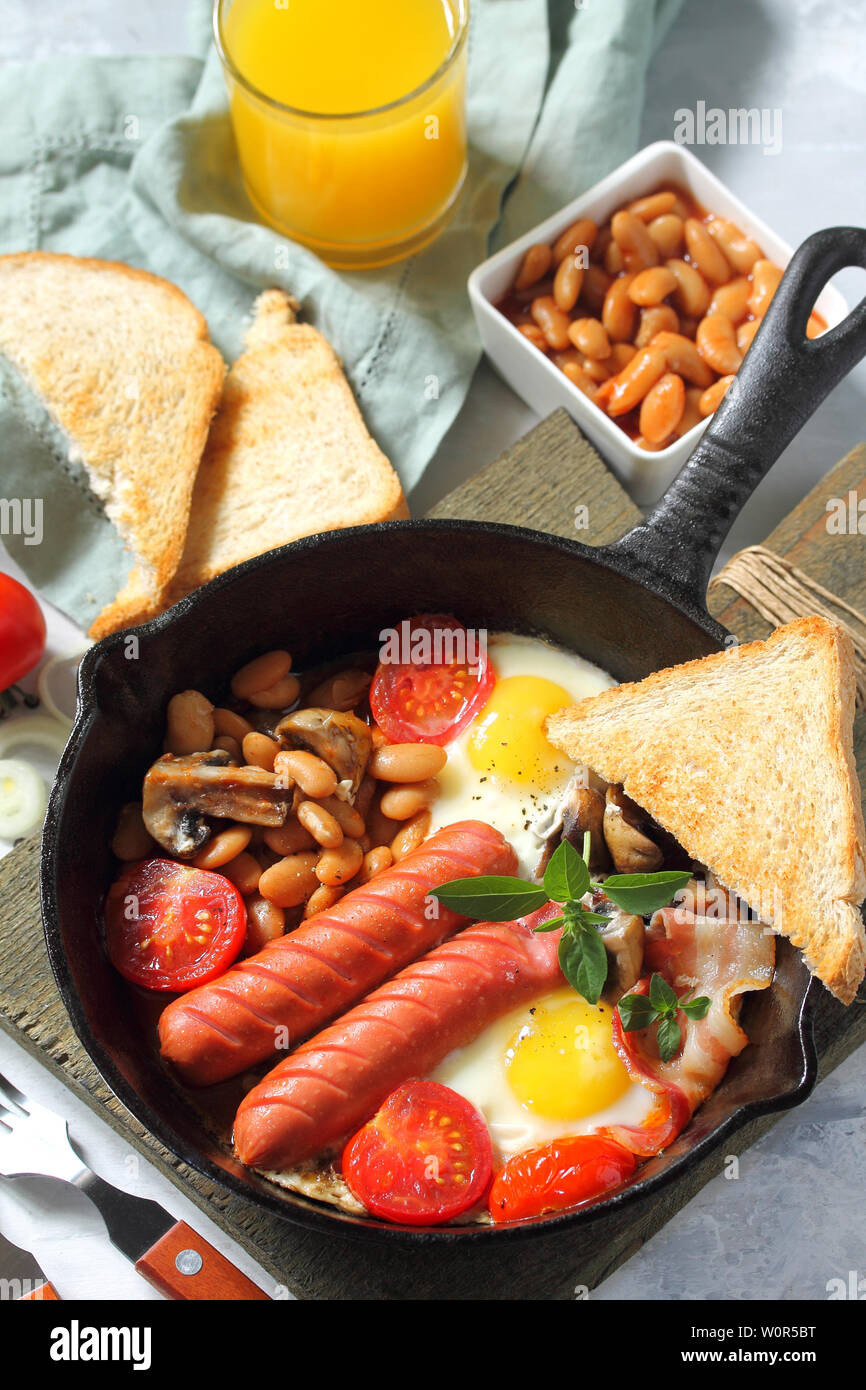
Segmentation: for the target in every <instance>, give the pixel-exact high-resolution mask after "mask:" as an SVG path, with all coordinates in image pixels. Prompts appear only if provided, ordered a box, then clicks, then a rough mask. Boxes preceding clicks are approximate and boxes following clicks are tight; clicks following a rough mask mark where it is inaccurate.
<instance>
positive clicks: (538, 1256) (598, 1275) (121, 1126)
mask: <svg viewBox="0 0 866 1390" xmlns="http://www.w3.org/2000/svg"><path fill="white" fill-rule="evenodd" d="M851 489H854V490H855V491H857V493H858V495H860V496H864V497H866V450H864V449H860V450H857V451H855V453H854V454H852V455H850V456H849V458H848V459H846V460H843V462H842V463H841V464H839V465H837V467H836V469H834V470H833V472H832V473H831V474H830V475H828V478H826V479H825V480H824V481H823V482H822V483H821V484H820V486H819V487H818V488H816V489H815V491H814V492H813V493H811V494H810V496H809V497H808V498H807V499H806V500H805V501H804V502H803V503H802V504H801V506H800V507H798V508H797V510H796V511H795V512H794V513H792V515H791V516H790V517H789V518H787V520H786V521H785V522H784V523H783V524H782V525H781V526H780V527H779V528H778V529H777V531H775V532H774V533H773V535H772V536H771V537H770V538H769V540H768V542H767V544H768V545H769V546H770V548H771V549H774V550H776V551H777V552H778V553H780V554H788V555H790V556H791V557H792V559H793V560H794V562H795V563H796V564H798V565H799V566H800V567H801V568H803V569H805V570H807V571H808V572H809V573H810V574H811V575H813V576H814V577H815V578H816V579H818V580H819V581H820V582H822V583H823V584H825V585H826V586H827V587H828V588H831V589H833V590H834V591H835V592H837V593H839V594H841V595H843V596H844V597H846V598H847V599H848V601H849V602H852V603H855V604H856V605H857V606H858V607H860V608H861V609H864V608H866V567H864V565H863V559H862V538H861V549H860V551H858V549H857V544H856V540H857V538H856V537H851V538H850V540H851V545H850V546H848V547H845V546H841V545H840V546H837V545H834V544H830V545H828V544H827V541H828V539H829V537H828V535H827V532H826V527H825V524H824V523H825V517H826V514H825V499H826V497H827V496H839V495H843V496H847V493H848V491H849V490H851ZM579 507H580V508H584V507H585V508H586V511H585V512H581V513H580V514H579V518H580V519H579V527H578V528H576V526H575V520H576V517H577V516H578V514H577V513H576V510H575V509H576V508H579ZM431 514H432V515H434V516H449V517H450V516H453V517H458V516H459V517H474V518H483V519H485V520H491V519H493V520H504V521H511V522H515V521H519V522H521V523H524V524H527V525H532V526H537V527H539V528H540V529H545V530H548V531H551V532H555V533H556V534H559V535H569V536H576V537H577V538H578V539H580V540H582V541H585V542H588V543H589V544H603V543H605V542H608V541H611V540H613V539H615V538H616V537H617V536H619V535H622V534H623V533H624V532H625V531H626V530H628V529H629V527H630V526H632V525H634V524H635V522H636V521H638V520H639V518H640V514H639V512H638V511H637V509H636V508H635V507H634V506H633V504H632V503H631V502H630V501H629V499H628V497H627V496H626V494H625V493H624V492H623V491H622V489H621V488H620V486H619V484H618V483H617V482H616V481H615V479H614V478H613V477H612V475H611V474H610V473H609V472H608V471H607V469H606V468H605V467H604V465H603V464H602V463H601V461H600V460H599V458H598V456H597V455H596V454H595V452H594V450H593V449H592V448H591V446H590V445H589V444H588V443H587V442H586V441H585V440H584V439H583V438H582V436H581V435H580V434H579V432H578V430H577V429H576V427H575V426H574V425H573V424H572V422H571V421H570V420H569V419H568V417H567V416H566V415H565V414H564V412H558V413H557V414H556V415H554V416H551V417H550V418H549V419H548V420H546V421H544V422H543V423H542V424H541V425H540V426H539V427H538V428H537V429H535V430H533V431H532V433H531V434H529V435H528V436H527V437H526V439H524V440H522V441H520V443H519V444H517V445H516V446H515V447H514V448H513V449H511V450H509V452H508V453H507V454H506V455H504V456H503V458H501V459H499V460H497V461H496V462H495V463H492V464H490V465H489V466H488V467H487V468H485V469H484V470H482V472H481V473H480V474H478V475H477V476H476V477H475V478H474V479H472V480H471V481H470V482H469V483H467V484H466V485H465V486H464V487H462V488H460V489H458V490H457V491H456V492H454V493H452V494H450V495H449V497H447V498H446V499H445V500H444V501H443V502H442V503H440V504H439V505H438V506H437V507H436V508H435V509H434V510H433V512H432V513H431ZM711 607H712V611H713V612H714V613H715V615H716V616H717V617H718V618H719V619H720V621H722V622H724V623H725V624H726V625H727V626H729V627H730V628H731V629H732V630H734V631H736V632H737V633H738V635H740V636H742V637H753V636H759V635H764V632H765V630H766V627H767V625H766V624H765V623H762V621H761V620H760V619H759V618H757V616H756V615H754V614H753V613H752V612H751V610H749V609H748V608H747V606H746V605H745V604H743V603H742V601H741V600H735V599H734V598H733V596H732V595H731V593H730V591H727V593H725V591H723V590H717V591H716V594H715V596H714V599H713V602H712V604H711ZM857 751H858V766H859V768H860V772H861V779H862V780H864V781H866V720H864V719H861V720H860V721H858V730H857ZM38 858H39V846H38V841H37V840H35V839H34V840H31V841H29V842H27V843H26V844H23V845H21V846H19V847H18V849H16V850H15V851H14V852H13V853H12V854H11V855H9V856H8V857H7V858H6V859H5V860H3V861H2V862H0V905H2V914H0V948H2V951H0V1027H3V1028H4V1029H5V1030H6V1031H7V1032H9V1033H10V1034H11V1035H12V1036H13V1037H15V1038H16V1039H17V1040H18V1041H19V1042H21V1043H22V1044H23V1045H24V1046H25V1047H26V1048H27V1049H28V1050H29V1051H30V1052H32V1053H33V1054H34V1055H36V1056H38V1057H39V1058H40V1059H41V1060H42V1061H44V1062H45V1064H46V1065H47V1066H49V1067H50V1068H51V1069H52V1070H53V1071H55V1072H56V1073H57V1074H59V1075H60V1076H61V1077H62V1078H63V1079H64V1080H65V1081H66V1082H67V1083H68V1084H69V1085H70V1086H71V1088H72V1089H73V1090H74V1091H75V1092H76V1094H78V1095H79V1096H81V1097H82V1098H83V1099H84V1100H85V1101H86V1102H87V1103H88V1104H89V1105H90V1106H91V1107H92V1108H93V1109H94V1110H96V1111H98V1112H99V1113H100V1114H101V1115H102V1116H103V1118H104V1119H105V1120H106V1121H107V1122H108V1123H109V1124H111V1125H112V1127H113V1128H114V1129H116V1130H117V1131H118V1132H120V1133H122V1134H123V1135H124V1136H125V1138H126V1139H128V1141H129V1143H130V1144H131V1145H132V1146H134V1147H135V1148H137V1149H139V1150H140V1151H141V1152H142V1153H144V1154H145V1155H146V1156H147V1157H148V1158H149V1159H150V1160H151V1161H152V1162H153V1163H154V1164H155V1165H156V1166H157V1168H159V1169H160V1170H161V1171H162V1172H163V1173H165V1174H166V1175H167V1176H168V1177H169V1178H171V1180H172V1181H173V1182H175V1183H176V1184H177V1185H178V1186H179V1187H181V1188H182V1190H183V1191H184V1193H185V1194H186V1195H187V1196H188V1197H190V1198H191V1199H192V1200H193V1201H195V1202H196V1203H197V1204H198V1205H199V1206H200V1207H201V1208H202V1210H204V1211H206V1212H207V1213H208V1215H209V1216H210V1217H211V1218H212V1219H214V1220H216V1221H217V1222H218V1223H219V1224H220V1225H221V1226H222V1227H223V1228H224V1229H225V1230H226V1232H227V1233H228V1234H229V1235H231V1236H232V1237H233V1238H234V1239H235V1240H237V1241H238V1243H239V1244H240V1245H242V1246H243V1247H244V1248H245V1249H247V1250H248V1251H249V1252H250V1253H251V1254H252V1255H253V1256H254V1257H255V1258H256V1259H257V1260H258V1261H259V1262H260V1263H261V1265H262V1266H263V1267H264V1268H265V1269H266V1270H268V1272H269V1273H270V1274H271V1275H272V1276H273V1278H274V1279H275V1280H276V1281H278V1282H279V1283H282V1284H285V1285H286V1286H287V1287H288V1288H290V1289H291V1290H292V1292H293V1293H295V1294H297V1296H298V1297H300V1298H307V1299H345V1300H349V1299H351V1300H362V1301H364V1300H378V1299H394V1300H406V1299H412V1300H415V1299H418V1300H420V1299H439V1300H445V1299H448V1300H451V1299H481V1300H499V1299H503V1300H511V1299H514V1300H524V1299H560V1300H565V1299H570V1298H573V1297H574V1296H575V1289H576V1288H577V1287H578V1286H585V1287H588V1288H592V1287H594V1286H595V1285H596V1284H598V1283H599V1282H600V1281H601V1280H602V1279H603V1278H605V1277H606V1276H607V1275H608V1274H610V1273H612V1271H613V1270H614V1269H615V1268H617V1266H618V1265H620V1264H621V1263H622V1262H623V1261H624V1260H626V1259H628V1258H629V1256H630V1255H632V1254H634V1253H635V1251H637V1250H638V1249H639V1248H640V1246H641V1245H642V1244H643V1242H644V1241H645V1240H647V1239H648V1238H649V1237H650V1236H651V1235H653V1234H654V1233H655V1232H656V1231H657V1230H659V1229H660V1227H661V1226H663V1225H664V1223H665V1222H666V1221H667V1220H668V1219H669V1218H670V1217H671V1216H672V1215H673V1214H674V1213H675V1212H676V1211H678V1210H679V1208H680V1207H682V1206H683V1205H685V1203H686V1202H687V1201H689V1199H690V1198H691V1197H693V1196H694V1195H695V1193H696V1192H698V1191H699V1189H700V1188H701V1187H702V1186H703V1185H704V1183H705V1182H707V1181H708V1179H709V1178H711V1177H712V1176H714V1174H715V1172H716V1171H717V1169H718V1158H717V1157H716V1156H710V1157H709V1158H708V1159H706V1160H705V1161H704V1162H703V1163H701V1164H698V1165H696V1166H695V1167H693V1168H692V1169H691V1170H690V1171H689V1172H688V1174H687V1175H686V1176H684V1177H683V1178H682V1179H681V1180H680V1181H679V1182H677V1183H676V1184H675V1185H672V1186H671V1187H669V1188H667V1189H666V1190H665V1191H664V1193H663V1194H662V1196H661V1197H660V1199H659V1200H658V1201H657V1202H656V1203H655V1204H654V1205H653V1206H652V1207H648V1206H645V1205H640V1206H638V1207H637V1208H636V1210H635V1211H631V1210H629V1209H626V1211H624V1212H622V1213H620V1214H619V1215H617V1216H614V1217H610V1216H601V1217H599V1219H598V1221H597V1222H595V1223H593V1224H592V1225H591V1226H587V1227H585V1228H583V1229H582V1230H581V1231H580V1232H579V1233H575V1235H573V1236H568V1235H565V1234H562V1235H560V1234H559V1233H556V1234H554V1233H551V1235H550V1236H540V1237H537V1238H535V1239H533V1240H531V1241H524V1240H521V1241H519V1242H500V1241H495V1242H492V1243H490V1242H486V1241H485V1242H483V1247H481V1246H480V1247H479V1249H478V1251H477V1257H476V1258H475V1260H474V1263H473V1264H472V1266H471V1270H470V1272H469V1273H467V1262H466V1258H465V1254H464V1253H463V1252H462V1251H461V1253H460V1257H459V1259H454V1258H452V1256H451V1254H450V1253H449V1251H448V1249H447V1248H438V1249H437V1250H436V1251H435V1252H433V1251H431V1250H430V1249H426V1248H424V1247H420V1248H419V1249H418V1250H417V1252H414V1253H412V1254H407V1253H404V1252H396V1251H393V1250H390V1249H387V1248H385V1247H374V1246H371V1245H369V1244H367V1243H364V1244H361V1243H359V1242H356V1241H353V1240H351V1239H349V1238H343V1237H342V1236H334V1235H328V1236H323V1235H321V1234H318V1233H314V1232H310V1231H307V1230H304V1229H302V1228H301V1227H297V1226H293V1225H291V1224H289V1223H288V1222H284V1221H280V1220H279V1219H277V1218H275V1217H272V1216H271V1215H270V1214H265V1213H262V1212H261V1211H260V1210H258V1209H257V1208H256V1207H255V1206H253V1205H252V1204H251V1203H249V1202H246V1201H243V1200H241V1199H239V1198H235V1197H233V1196H230V1195H228V1194H226V1193H225V1192H223V1191H222V1190H221V1189H219V1188H217V1187H215V1186H214V1185H213V1184H212V1183H210V1182H208V1181H207V1180H206V1179H204V1178H202V1177H201V1176H200V1175H199V1174H197V1173H195V1172H193V1171H192V1170H191V1169H189V1168H188V1167H187V1166H186V1165H184V1164H182V1163H179V1162H178V1161H177V1160H175V1159H174V1158H173V1157H172V1156H171V1155H170V1154H169V1153H167V1152H166V1151H165V1150H164V1149H163V1148H162V1147H161V1146H160V1145H159V1144H157V1143H156V1142H155V1141H154V1140H153V1138H152V1137H151V1136H150V1135H149V1134H147V1132H146V1131H144V1130H143V1129H142V1128H141V1126H140V1125H139V1124H138V1123H137V1121H136V1120H134V1119H133V1118H132V1116H130V1115H129V1113H128V1112H127V1111H126V1110H125V1108H124V1107H123V1106H122V1105H121V1104H120V1103H119V1102H118V1101H117V1100H116V1098H115V1097H114V1096H113V1095H112V1093H111V1092H110V1091H109V1090H108V1088H107V1087H106V1086H105V1085H104V1083H103V1082H102V1080H101V1078H100V1077H99V1076H98V1074H97V1072H96V1071H95V1069H94V1067H93V1066H92V1064H91V1062H90V1060H89V1058H88V1057H87V1056H86V1054H85V1052H84V1050H83V1049H82V1047H81V1045H80V1044H79V1042H78V1040H77V1038H76V1037H75V1034H74V1032H73V1029H72V1026H71V1024H70V1022H69V1020H68V1018H67V1016H66V1012H65V1010H64V1008H63V1005H62V1003H61V1001H60V998H59V996H58V994H57V991H56V989H55V987H54V982H53V978H52V976H51V972H50V968H49V965H48V961H47V957H46V954H45V948H44V945H43V940H42V928H41V923H40V920H39V906H38ZM864 1040H866V1010H864V1009H862V1008H857V1007H855V1008H852V1009H849V1010H847V1011H846V1010H844V1009H843V1008H842V1007H841V1005H837V1004H836V1003H835V1001H834V1000H833V999H832V998H831V997H830V996H829V995H828V994H826V993H824V994H823V995H822V997H821V1000H820V1005H819V1010H818V1019H817V1041H818V1048H819V1053H820V1056H821V1066H822V1072H825V1073H826V1072H827V1071H829V1070H831V1069H832V1068H833V1067H834V1066H836V1065H838V1063H839V1062H841V1061H842V1060H843V1058H844V1057H846V1056H847V1055H848V1054H849V1053H850V1052H851V1051H853V1049H854V1048H855V1047H856V1046H858V1045H859V1043H860V1042H862V1041H864ZM773 1120H774V1117H772V1116H769V1117H763V1118H761V1119H760V1120H757V1121H755V1122H754V1123H752V1124H750V1125H748V1126H746V1127H745V1128H744V1129H742V1130H741V1131H740V1132H739V1134H738V1135H737V1136H736V1139H735V1140H734V1141H733V1143H731V1142H730V1141H729V1142H728V1143H727V1144H726V1152H727V1153H731V1152H742V1151H743V1150H744V1149H746V1148H747V1147H748V1146H749V1145H750V1144H751V1143H753V1142H754V1141H755V1139H756V1138H757V1137H758V1136H759V1135H760V1134H762V1133H763V1132H764V1131H766V1130H767V1129H768V1128H769V1127H770V1126H771V1124H772V1123H773Z"/></svg>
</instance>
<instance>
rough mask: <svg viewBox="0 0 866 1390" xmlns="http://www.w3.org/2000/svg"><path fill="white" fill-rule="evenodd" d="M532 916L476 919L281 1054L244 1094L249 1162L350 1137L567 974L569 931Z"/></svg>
mask: <svg viewBox="0 0 866 1390" xmlns="http://www.w3.org/2000/svg"><path fill="white" fill-rule="evenodd" d="M559 910H560V909H559V908H558V907H557V906H556V905H555V904H554V905H552V906H550V907H548V908H542V910H541V912H539V913H536V914H534V915H533V917H532V918H531V919H525V918H524V919H522V920H521V921H519V922H499V923H493V922H487V923H484V924H483V925H477V924H476V925H473V926H471V927H467V928H466V930H465V931H462V932H460V933H459V934H458V935H457V936H454V937H452V938H451V940H450V941H446V942H444V943H443V944H442V945H441V946H439V947H437V948H436V950H434V951H431V952H430V953H429V955H426V956H424V957H423V958H422V959H421V960H418V961H415V963H414V964H413V965H410V966H408V967H407V969H405V970H402V971H401V972H400V974H399V975H395V976H394V978H393V979H392V980H389V981H388V982H387V984H384V985H382V986H381V987H380V988H379V989H377V990H375V992H374V993H373V994H371V995H370V996H369V998H367V999H364V1000H363V1001H362V1002H361V1003H360V1004H359V1005H358V1006H357V1007H356V1008H354V1009H352V1010H351V1011H350V1012H349V1013H347V1014H346V1015H345V1016H344V1017H343V1018H341V1019H338V1020H337V1022H336V1023H334V1024H332V1025H331V1027H330V1028H326V1029H325V1030H324V1032H322V1033H319V1034H317V1035H316V1037H314V1038H311V1039H310V1040H309V1042H306V1043H304V1045H303V1046H302V1047H299V1048H298V1049H297V1050H296V1051H295V1052H293V1053H292V1054H291V1055H290V1056H288V1057H287V1058H286V1059H285V1060H284V1061H282V1062H280V1063H279V1065H278V1066H276V1067H275V1068H274V1069H273V1071H272V1072H269V1074H268V1075H267V1076H266V1077H265V1078H264V1080H263V1081H261V1082H260V1083H259V1084H258V1086H255V1087H254V1088H253V1090H252V1091H250V1093H249V1094H248V1095H247V1096H246V1097H245V1098H244V1100H243V1101H242V1102H241V1106H240V1109H239V1110H238V1113H237V1116H236V1118H235V1135H234V1137H235V1147H236V1149H237V1152H238V1156H239V1157H240V1159H241V1161H242V1162H243V1163H246V1164H248V1165H249V1166H250V1167H253V1168H263V1169H266V1170H270V1171H273V1170H279V1169H281V1168H289V1167H291V1166H292V1165H293V1164H295V1163H298V1162H300V1161H301V1160H302V1159H304V1158H311V1157H313V1156H315V1155H316V1154H319V1153H321V1152H322V1150H323V1149H325V1148H327V1147H328V1146H329V1145H331V1144H333V1143H334V1142H335V1141H336V1140H341V1139H344V1138H346V1137H347V1136H348V1135H349V1134H351V1133H352V1132H353V1131H354V1130H356V1129H357V1128H358V1127H359V1126H360V1125H362V1124H363V1123H364V1122H365V1121H366V1120H368V1119H369V1118H370V1116H371V1115H373V1114H374V1113H375V1111H376V1110H377V1109H378V1108H379V1106H380V1105H381V1103H382V1101H383V1100H384V1099H385V1097H386V1096H388V1095H389V1094H390V1093H391V1091H393V1090H394V1088H395V1087H396V1086H399V1085H400V1084H401V1083H402V1082H403V1081H406V1080H408V1079H409V1078H411V1077H413V1076H426V1075H429V1073H430V1072H431V1071H432V1070H433V1069H434V1068H435V1067H436V1066H437V1065H438V1064H439V1062H441V1061H442V1059H443V1057H445V1056H447V1054H448V1053H449V1052H451V1051H452V1050H453V1049H454V1048H455V1047H465V1046H466V1044H467V1043H469V1042H471V1041H472V1039H473V1038H475V1037H477V1036H478V1034H479V1033H480V1032H481V1031H482V1029H484V1028H486V1027H487V1025H488V1024H489V1023H492V1022H493V1021H494V1019H497V1018H499V1017H501V1016H502V1015H503V1014H505V1013H508V1012H509V1010H511V1009H513V1008H516V1007H517V1006H518V1005H519V1004H521V1003H523V1002H524V1000H528V999H531V998H533V997H534V996H537V995H539V994H541V993H543V992H544V991H545V990H548V989H552V988H555V986H556V985H557V984H560V983H561V982H562V972H561V970H560V968H559V961H558V955H557V952H558V947H559V937H560V935H561V933H560V931H553V932H546V933H541V934H539V935H537V936H536V935H534V934H533V932H532V929H531V925H530V924H531V923H536V922H538V921H542V920H545V917H551V916H553V915H555V914H557V913H558V912H559Z"/></svg>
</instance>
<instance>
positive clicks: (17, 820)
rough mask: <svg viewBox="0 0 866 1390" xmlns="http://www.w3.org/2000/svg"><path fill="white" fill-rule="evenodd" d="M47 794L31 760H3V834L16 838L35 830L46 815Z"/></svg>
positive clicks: (0, 819) (0, 824) (0, 816)
mask: <svg viewBox="0 0 866 1390" xmlns="http://www.w3.org/2000/svg"><path fill="white" fill-rule="evenodd" d="M47 800H48V793H47V791H46V789H45V783H44V782H43V780H42V778H41V777H40V776H39V773H38V772H37V771H36V769H35V768H34V767H31V766H30V764H29V763H22V762H19V761H18V760H17V759H14V758H5V759H0V837H2V838H3V839H4V840H17V839H18V838H19V837H20V836H21V835H26V834H28V832H29V831H31V830H35V829H36V827H37V825H40V824H41V822H42V817H43V816H44V815H45V806H46V802H47Z"/></svg>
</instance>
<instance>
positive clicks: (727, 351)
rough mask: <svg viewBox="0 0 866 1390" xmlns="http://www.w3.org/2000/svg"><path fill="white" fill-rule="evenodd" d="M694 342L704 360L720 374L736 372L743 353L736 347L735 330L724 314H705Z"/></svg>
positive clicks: (740, 364) (725, 374)
mask: <svg viewBox="0 0 866 1390" xmlns="http://www.w3.org/2000/svg"><path fill="white" fill-rule="evenodd" d="M695 343H696V345H697V349H698V352H699V353H700V354H701V357H703V359H704V361H705V362H708V363H709V365H710V366H711V367H712V369H713V371H714V372H718V373H719V375H720V376H728V375H729V374H732V373H734V372H738V371H739V369H740V367H741V366H742V364H743V354H742V353H741V352H740V349H739V348H738V347H737V330H736V329H735V328H734V325H733V324H732V323H731V320H730V319H729V318H727V317H726V315H725V314H707V317H706V318H704V319H701V321H700V323H699V324H698V331H697V335H696V337H695Z"/></svg>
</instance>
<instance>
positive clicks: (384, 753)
mask: <svg viewBox="0 0 866 1390" xmlns="http://www.w3.org/2000/svg"><path fill="white" fill-rule="evenodd" d="M447 761H448V754H447V753H446V752H445V749H444V748H440V747H439V745H438V744H435V743H389V744H388V745H387V747H385V748H382V749H380V750H379V752H378V753H374V754H373V757H372V758H371V759H370V768H369V771H370V772H371V773H372V775H373V776H374V777H378V778H379V780H380V781H381V782H426V781H427V779H428V778H429V777H435V776H436V774H437V772H441V771H442V769H443V767H444V766H445V764H446V763H447Z"/></svg>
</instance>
